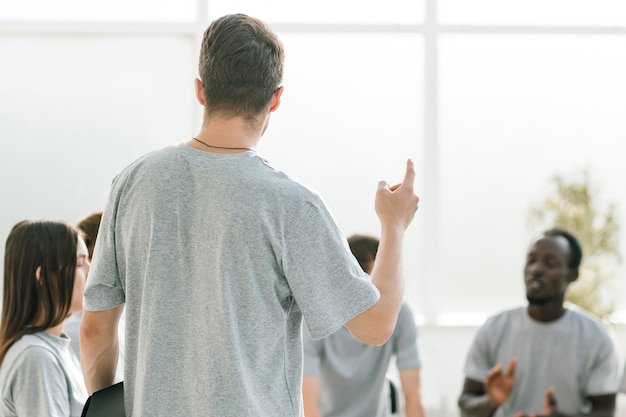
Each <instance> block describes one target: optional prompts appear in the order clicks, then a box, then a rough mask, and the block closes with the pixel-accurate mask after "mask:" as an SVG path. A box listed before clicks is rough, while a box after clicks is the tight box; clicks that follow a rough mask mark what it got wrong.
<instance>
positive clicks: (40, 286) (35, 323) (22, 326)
mask: <svg viewBox="0 0 626 417" xmlns="http://www.w3.org/2000/svg"><path fill="white" fill-rule="evenodd" d="M77 243H78V232H77V231H76V229H75V228H74V227H72V226H70V225H69V224H67V223H64V222H55V221H29V220H24V221H21V222H19V223H17V224H16V225H15V226H13V229H11V232H10V233H9V237H8V238H7V241H6V248H5V253H4V289H3V297H2V319H1V321H0V364H2V361H3V360H4V357H5V355H6V353H7V351H8V350H9V348H10V347H11V346H12V345H13V343H15V342H16V341H17V340H19V339H20V338H21V337H22V336H24V335H25V334H32V333H37V332H40V331H44V330H46V329H49V328H50V327H54V326H57V325H59V324H61V323H62V322H63V320H65V319H66V318H67V316H68V314H69V310H70V305H71V303H72V292H73V290H74V274H75V271H76V250H77ZM38 268H41V269H40V272H39V277H37V269H38Z"/></svg>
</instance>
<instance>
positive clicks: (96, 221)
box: [63, 211, 124, 382]
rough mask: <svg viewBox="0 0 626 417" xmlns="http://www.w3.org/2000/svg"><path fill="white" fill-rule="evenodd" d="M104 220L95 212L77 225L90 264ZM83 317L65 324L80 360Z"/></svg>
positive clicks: (120, 364)
mask: <svg viewBox="0 0 626 417" xmlns="http://www.w3.org/2000/svg"><path fill="white" fill-rule="evenodd" d="M101 220H102V211H95V212H93V213H90V214H88V215H86V216H85V217H83V218H82V219H80V220H79V221H78V223H77V224H76V227H77V228H78V231H79V233H80V235H81V237H82V238H83V240H84V241H85V244H86V245H87V250H88V252H89V262H91V260H92V258H93V249H94V248H95V246H96V240H97V238H98V229H99V228H100V221H101ZM82 317H83V311H82V310H80V311H77V312H75V313H73V314H72V315H71V316H70V317H69V318H68V319H67V320H65V323H64V324H63V333H64V334H66V335H67V336H68V337H69V338H70V340H71V347H72V350H73V351H74V353H75V354H76V357H77V358H79V359H80V343H79V334H80V321H81V320H82ZM123 317H124V316H123V313H122V320H120V325H119V335H118V337H119V343H120V350H119V358H118V361H117V368H116V371H115V381H116V382H119V381H121V380H122V379H123V378H124V320H123Z"/></svg>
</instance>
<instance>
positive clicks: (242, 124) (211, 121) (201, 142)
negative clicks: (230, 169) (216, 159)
mask: <svg viewBox="0 0 626 417" xmlns="http://www.w3.org/2000/svg"><path fill="white" fill-rule="evenodd" d="M262 133H263V129H262V128H254V127H252V126H251V125H250V123H249V122H248V121H246V120H245V119H244V118H241V117H233V118H224V117H215V116H213V117H210V118H206V119H205V121H204V124H203V126H202V129H201V130H200V132H198V134H197V135H196V136H195V137H194V138H193V139H191V140H190V141H189V142H187V144H188V145H189V146H192V147H194V148H196V149H200V150H203V151H207V152H214V153H240V152H245V151H248V150H254V149H255V148H256V146H257V144H258V143H259V139H260V138H261V134H262Z"/></svg>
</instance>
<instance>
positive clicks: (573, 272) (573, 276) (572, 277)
mask: <svg viewBox="0 0 626 417" xmlns="http://www.w3.org/2000/svg"><path fill="white" fill-rule="evenodd" d="M578 275H579V270H578V268H570V270H569V276H568V278H569V279H568V281H569V282H574V281H576V280H577V279H578Z"/></svg>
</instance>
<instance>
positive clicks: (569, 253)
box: [459, 228, 619, 417]
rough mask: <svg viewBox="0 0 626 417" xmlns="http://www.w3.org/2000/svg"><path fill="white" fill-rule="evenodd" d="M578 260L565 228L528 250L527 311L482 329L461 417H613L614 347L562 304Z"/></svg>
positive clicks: (599, 327)
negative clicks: (493, 416)
mask: <svg viewBox="0 0 626 417" xmlns="http://www.w3.org/2000/svg"><path fill="white" fill-rule="evenodd" d="M581 260H582V249H581V246H580V244H579V243H578V241H577V239H576V237H575V236H574V235H572V234H571V233H570V232H568V231H566V230H563V229H558V228H555V229H551V230H548V231H546V232H544V233H543V234H542V235H541V236H539V237H538V238H537V239H536V240H535V241H534V242H533V243H532V244H531V246H530V248H529V250H528V253H527V256H526V264H525V266H524V282H525V285H526V298H527V299H528V306H527V307H526V308H523V307H520V308H517V309H513V310H508V311H504V312H502V313H500V314H497V315H495V316H493V317H491V318H489V319H488V320H487V322H486V323H485V324H484V325H483V326H482V327H481V328H480V329H479V330H478V332H477V334H476V337H475V339H474V342H473V344H472V346H471V348H470V351H469V353H468V356H467V361H466V364H465V376H466V378H465V383H464V386H463V392H462V394H461V397H460V398H459V407H460V409H461V415H462V417H489V416H492V415H495V416H497V417H510V416H516V417H524V416H581V415H585V416H593V417H604V416H606V417H610V416H612V415H613V414H614V411H615V395H616V392H617V385H618V373H619V372H618V357H617V353H616V350H615V346H614V344H613V341H612V339H611V337H610V335H609V333H608V331H607V329H606V328H605V326H604V325H603V324H602V322H601V321H599V320H598V319H596V318H594V317H592V316H591V315H590V314H588V313H587V312H585V311H583V310H581V309H580V308H577V307H575V306H573V305H571V306H569V305H568V306H565V305H564V301H565V292H566V290H567V287H568V285H569V284H570V283H572V282H573V281H575V280H576V279H577V278H578V273H579V267H580V262H581ZM505 368H506V369H505Z"/></svg>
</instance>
